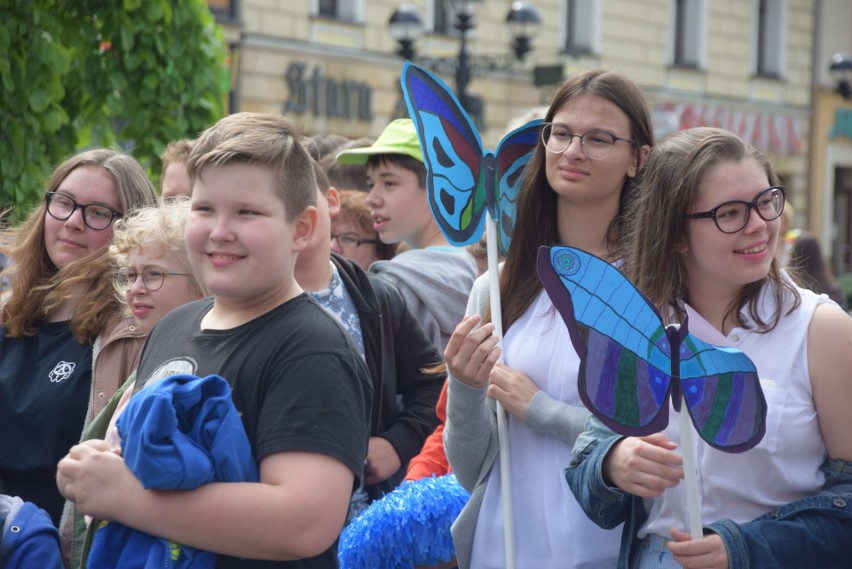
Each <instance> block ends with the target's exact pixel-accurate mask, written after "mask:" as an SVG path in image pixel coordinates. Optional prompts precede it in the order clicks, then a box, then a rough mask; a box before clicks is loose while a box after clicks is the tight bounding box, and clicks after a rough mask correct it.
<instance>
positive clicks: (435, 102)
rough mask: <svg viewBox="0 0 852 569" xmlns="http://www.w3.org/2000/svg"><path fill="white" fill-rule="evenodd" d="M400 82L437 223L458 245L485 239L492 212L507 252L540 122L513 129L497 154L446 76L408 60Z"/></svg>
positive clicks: (430, 203)
mask: <svg viewBox="0 0 852 569" xmlns="http://www.w3.org/2000/svg"><path fill="white" fill-rule="evenodd" d="M401 82H402V92H403V96H404V97H405V103H406V105H407V107H408V114H409V115H410V116H411V118H412V120H413V121H414V126H415V128H416V130H417V136H418V138H419V139H420V147H421V149H422V150H423V158H424V160H425V163H426V191H427V193H428V196H429V206H430V207H431V209H432V215H433V216H434V217H435V219H436V220H437V222H438V227H440V228H441V231H442V232H443V233H444V235H445V236H446V238H447V240H448V241H450V243H452V244H453V245H456V246H464V245H469V244H471V243H475V242H477V241H479V240H480V239H481V238H482V232H483V229H484V227H485V217H484V215H483V214H484V213H485V212H486V211H488V213H489V214H490V215H491V217H492V219H494V220H495V221H496V222H497V223H498V228H499V234H500V243H499V245H500V247H501V252H503V253H505V251H506V250H508V247H509V242H510V239H511V233H512V227H513V224H514V216H515V203H516V201H517V195H518V192H519V190H520V187H521V181H522V175H523V169H524V166H525V165H526V163H527V162H528V161H529V159H530V157H531V156H532V152H533V150H535V145H536V144H537V143H538V137H539V134H538V133H539V128H540V126H539V125H540V124H541V121H540V120H536V121H531V122H529V123H527V124H525V125H524V126H522V127H520V128H518V129H516V130H514V131H512V132H510V133H509V134H508V135H506V136H505V137H504V138H503V140H501V141H500V144H499V145H498V146H497V153H496V154H495V153H493V152H492V151H490V150H488V149H484V148H483V147H482V139H481V138H480V136H479V131H478V130H477V128H476V126H475V125H474V124H473V121H472V120H471V119H470V116H469V115H468V114H467V112H465V110H464V109H463V108H462V106H461V104H460V103H459V100H458V98H456V96H455V94H454V93H453V91H452V90H451V89H450V88H449V87H448V86H447V85H446V83H444V82H443V81H441V79H439V78H438V77H436V76H435V75H433V74H432V73H429V72H428V71H426V70H425V69H423V68H421V67H418V66H416V65H414V64H412V63H411V62H406V63H405V65H404V66H403V68H402V78H401Z"/></svg>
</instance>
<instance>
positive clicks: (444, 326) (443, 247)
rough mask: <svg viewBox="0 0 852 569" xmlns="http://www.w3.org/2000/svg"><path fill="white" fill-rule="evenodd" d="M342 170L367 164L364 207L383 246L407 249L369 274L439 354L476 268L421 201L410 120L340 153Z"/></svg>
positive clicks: (422, 185) (420, 170)
mask: <svg viewBox="0 0 852 569" xmlns="http://www.w3.org/2000/svg"><path fill="white" fill-rule="evenodd" d="M337 161H338V162H341V163H343V164H365V163H366V164H367V187H368V188H369V194H368V196H367V205H368V206H369V208H370V213H371V215H372V217H373V228H374V229H375V230H376V231H378V233H379V238H380V239H381V240H382V242H384V243H405V244H406V245H407V247H408V250H406V251H405V252H403V253H400V254H398V255H397V256H396V257H394V258H393V259H391V260H390V261H377V262H375V263H373V264H372V265H371V266H370V271H371V272H374V273H376V274H378V275H380V276H381V277H382V278H385V279H388V280H389V281H390V282H392V283H393V284H395V285H396V286H397V287H398V288H399V290H400V292H402V295H403V297H405V300H406V302H407V303H408V307H409V308H410V309H411V311H412V312H413V313H414V315H415V316H416V317H417V319H418V320H419V321H420V323H421V325H422V326H423V329H424V331H425V332H426V335H427V336H428V337H429V338H430V339H431V340H432V342H433V343H434V344H435V346H436V347H437V348H438V349H440V350H441V351H443V349H444V348H445V347H446V345H447V341H449V339H450V335H452V333H453V330H454V329H455V327H456V325H457V324H458V323H459V322H461V320H462V318H463V317H464V311H465V307H466V305H467V298H468V295H469V294H470V288H471V287H472V286H473V281H474V279H475V278H476V263H475V261H474V260H473V257H471V256H470V254H468V253H467V251H466V250H465V249H463V248H458V247H453V246H451V245H450V244H449V242H448V241H447V239H446V237H444V234H443V233H441V230H440V229H439V228H438V224H437V223H436V222H435V218H434V217H433V216H432V212H431V210H430V208H429V202H428V198H427V196H426V166H425V165H424V163H423V154H422V152H421V150H420V142H419V140H418V138H417V131H416V130H415V128H414V123H413V122H412V121H411V119H397V120H395V121H393V122H391V123H390V124H389V125H388V126H387V127H386V128H385V130H384V131H383V132H382V134H381V135H380V136H379V137H378V138H377V139H376V141H375V142H374V143H373V145H372V146H368V147H365V148H352V149H349V150H344V151H343V152H341V153H340V154H338V155H337Z"/></svg>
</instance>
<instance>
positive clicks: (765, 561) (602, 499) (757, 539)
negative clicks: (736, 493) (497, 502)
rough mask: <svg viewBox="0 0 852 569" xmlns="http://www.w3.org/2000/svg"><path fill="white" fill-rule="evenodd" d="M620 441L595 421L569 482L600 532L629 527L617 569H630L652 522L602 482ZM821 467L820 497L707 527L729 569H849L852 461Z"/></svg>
mask: <svg viewBox="0 0 852 569" xmlns="http://www.w3.org/2000/svg"><path fill="white" fill-rule="evenodd" d="M622 438H623V437H622V436H620V435H616V434H613V432H612V431H610V430H608V429H607V428H606V427H605V426H603V425H602V424H601V423H600V422H599V421H598V420H597V419H595V418H594V417H593V418H591V419H590V420H589V422H588V423H587V428H586V431H585V432H584V433H583V434H582V435H580V437H579V438H578V439H577V442H576V444H575V445H574V451H573V453H572V456H571V464H570V465H569V466H568V468H566V469H565V478H566V480H567V481H568V486H569V487H570V488H571V491H572V492H573V493H574V496H575V497H576V498H577V501H578V502H579V503H580V506H581V507H582V508H583V510H584V511H585V512H586V515H588V516H589V518H590V519H591V520H592V521H594V522H595V523H596V524H598V525H599V526H600V527H602V528H613V527H615V526H617V525H618V524H620V523H622V522H624V531H623V533H622V536H621V554H620V556H619V560H618V569H629V568H630V566H631V563H632V562H633V558H634V557H635V552H636V550H637V545H638V543H639V539H638V538H637V537H636V534H637V532H638V531H639V528H640V527H641V525H642V523H643V522H644V521H645V519H646V517H647V514H646V512H645V507H644V504H643V501H642V499H641V498H639V497H637V496H634V495H632V494H628V493H626V492H623V491H622V490H620V489H618V488H615V487H612V486H608V485H607V484H606V483H605V482H604V479H603V461H604V457H605V456H606V455H607V453H608V452H609V451H610V449H611V448H612V447H613V445H614V444H615V443H617V442H618V441H619V440H621V439H622ZM822 469H823V472H824V474H825V485H824V486H823V489H822V491H821V492H820V493H819V494H816V495H815V496H811V497H808V498H803V499H801V500H797V501H795V502H792V503H790V504H786V505H784V506H781V507H780V508H777V509H775V510H772V511H770V512H767V513H766V514H764V515H762V516H760V517H759V518H757V519H755V520H752V521H750V522H748V523H744V524H738V523H735V522H733V521H731V520H728V519H722V520H718V521H716V522H713V523H711V524H709V525H708V526H705V527H704V533H705V534H707V533H716V534H718V535H719V536H720V537H721V538H722V541H723V542H724V544H725V547H726V548H727V550H728V566H729V567H730V569H778V568H783V567H789V568H791V569H793V568H796V569H798V568H800V567H821V568H825V569H830V568H837V569H846V568H848V567H850V566H852V550H850V549H849V544H850V543H852V463H850V462H847V461H842V460H832V459H829V460H827V461H826V462H825V464H824V465H823V467H822ZM779 522H783V523H779Z"/></svg>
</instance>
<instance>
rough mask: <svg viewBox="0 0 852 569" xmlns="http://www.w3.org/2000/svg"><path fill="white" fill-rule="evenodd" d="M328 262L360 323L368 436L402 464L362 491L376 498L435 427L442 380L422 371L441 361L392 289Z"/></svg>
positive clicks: (337, 261)
mask: <svg viewBox="0 0 852 569" xmlns="http://www.w3.org/2000/svg"><path fill="white" fill-rule="evenodd" d="M331 260H332V262H333V263H334V265H335V266H336V267H337V270H338V272H339V273H340V278H341V280H342V281H343V284H344V286H346V290H348V291H349V295H350V296H351V297H352V301H353V302H354V304H355V309H356V310H357V311H358V316H359V318H360V319H361V332H362V334H363V337H364V355H365V357H366V359H367V368H369V370H370V376H371V377H372V379H373V410H372V413H371V419H370V423H371V424H370V436H374V437H382V438H384V439H387V440H388V441H389V442H390V444H391V445H392V446H393V448H394V450H396V453H397V454H398V455H399V458H400V460H401V461H402V467H401V468H400V469H399V471H398V472H396V473H395V474H394V475H393V476H391V477H390V478H389V479H387V480H385V481H384V482H380V483H378V484H373V485H371V486H367V487H366V490H367V493H368V494H369V496H370V500H376V499H378V498H380V497H382V496H383V495H384V494H386V493H387V492H390V491H391V490H393V489H394V488H395V487H396V486H397V485H398V484H399V483H400V482H401V481H402V479H403V477H404V476H405V471H406V469H407V467H408V461H410V460H411V459H412V458H413V457H414V456H416V455H417V454H418V453H419V452H420V449H421V448H422V447H423V442H424V441H425V440H426V437H427V436H429V435H430V434H431V433H432V431H434V430H435V427H437V426H438V422H439V421H438V416H437V415H436V414H435V405H436V404H437V403H438V396H439V395H440V394H441V387H442V386H443V383H444V378H445V376H444V375H428V374H424V373H423V371H422V370H423V369H424V368H427V367H431V366H434V365H435V364H437V363H440V362H441V361H442V359H441V356H440V355H439V354H438V350H437V349H436V348H435V346H433V345H432V342H431V341H430V340H429V339H428V338H426V334H425V333H424V332H423V330H422V328H421V327H420V324H419V323H418V322H417V320H416V319H415V318H414V315H413V314H412V313H411V311H410V310H408V307H407V306H406V304H405V300H404V299H403V298H402V295H401V294H400V293H399V291H398V290H396V288H394V287H393V286H392V285H390V284H388V283H387V282H386V281H383V280H382V279H381V278H379V277H377V276H376V275H372V274H367V273H365V272H364V271H363V270H361V268H360V267H359V266H357V265H356V264H355V263H353V262H352V261H349V260H348V259H345V258H344V257H341V256H340V255H337V254H334V253H332V255H331ZM397 396H400V398H401V406H400V405H398V404H397Z"/></svg>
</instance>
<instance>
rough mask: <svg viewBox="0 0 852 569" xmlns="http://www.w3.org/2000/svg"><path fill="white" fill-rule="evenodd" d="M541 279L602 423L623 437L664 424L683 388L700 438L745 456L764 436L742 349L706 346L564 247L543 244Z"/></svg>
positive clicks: (605, 270) (582, 388)
mask: <svg viewBox="0 0 852 569" xmlns="http://www.w3.org/2000/svg"><path fill="white" fill-rule="evenodd" d="M538 272H539V277H540V278H541V281H542V284H543V286H544V288H545V290H546V291H547V293H548V295H549V296H550V298H551V300H552V302H553V304H554V306H555V307H556V309H557V311H558V312H559V313H560V315H561V316H562V319H563V321H564V322H565V324H566V326H567V327H568V331H569V333H570V336H571V341H572V343H573V344H574V348H575V350H576V351H577V354H578V355H579V356H580V360H581V364H580V374H579V386H578V387H579V392H580V397H581V399H582V400H583V403H584V404H585V405H586V407H588V409H589V410H590V411H592V413H594V414H595V415H596V416H597V417H598V418H599V419H600V420H601V421H602V422H603V423H604V424H606V425H607V426H608V427H610V428H611V429H612V430H614V431H615V432H618V433H621V434H624V435H628V436H644V435H649V434H652V433H655V432H659V431H661V430H663V429H664V428H665V427H666V425H668V420H669V417H668V408H669V406H668V401H669V398H671V400H672V401H673V402H674V404H675V408H676V409H678V408H679V407H680V400H681V393H682V394H683V400H684V401H686V406H687V409H688V411H689V414H690V417H691V419H692V422H693V424H694V425H695V428H696V429H697V431H698V433H699V435H700V436H701V437H702V438H703V439H704V440H705V441H706V442H707V443H708V444H709V445H711V446H713V447H714V448H717V449H720V450H723V451H726V452H743V451H745V450H748V449H750V448H752V447H754V446H755V445H756V444H757V443H758V442H760V439H761V438H762V437H763V434H764V430H765V418H766V401H765V399H764V397H763V392H762V391H761V389H760V381H759V379H758V376H757V370H756V368H755V367H754V364H753V363H752V362H751V360H749V358H748V356H746V355H745V354H744V353H743V352H741V351H740V350H737V349H735V348H725V347H717V346H713V345H711V344H708V343H706V342H704V341H702V340H700V339H698V338H697V337H695V336H693V335H692V334H690V333H689V331H688V323H687V322H684V323H683V324H682V325H681V326H680V327H678V326H669V327H666V326H665V325H664V324H663V320H662V318H661V316H660V313H659V312H658V311H657V310H656V309H655V308H654V306H653V305H652V304H651V303H650V302H649V301H648V299H647V298H646V297H645V296H644V295H643V294H642V293H641V292H640V291H639V290H638V289H636V288H635V287H634V286H633V285H632V283H630V281H628V280H627V279H626V278H625V277H624V275H622V273H621V272H620V271H619V270H618V269H616V268H615V267H614V266H612V265H611V264H610V263H607V262H606V261H604V260H603V259H600V258H598V257H596V256H594V255H591V254H589V253H586V252H584V251H581V250H579V249H574V248H571V247H542V248H541V250H540V251H539V256H538Z"/></svg>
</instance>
